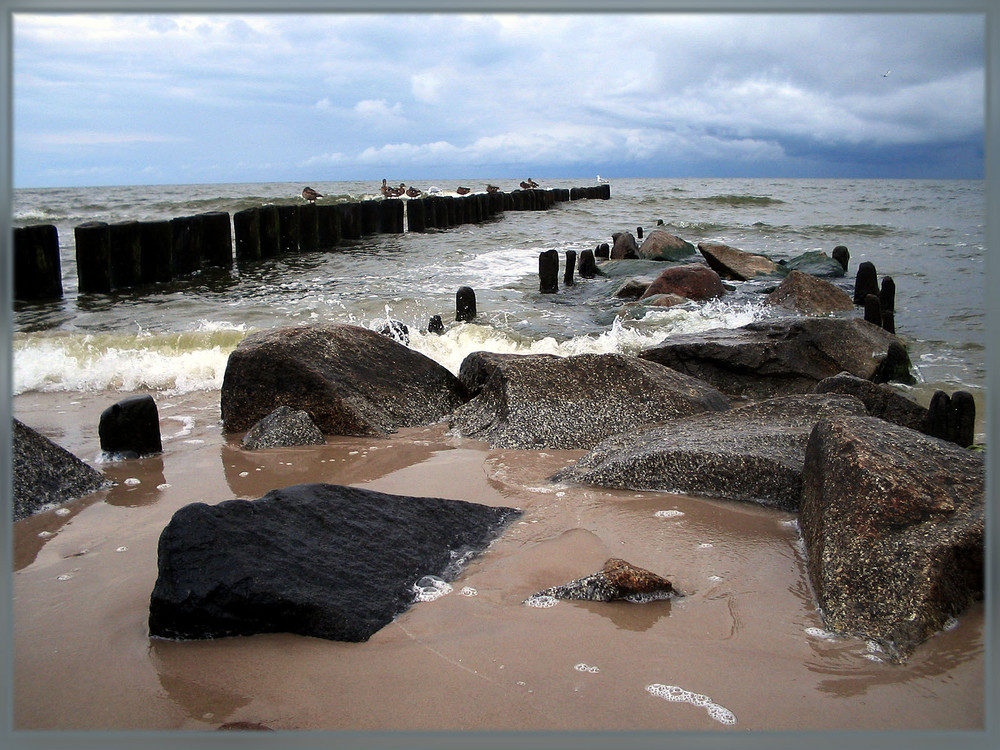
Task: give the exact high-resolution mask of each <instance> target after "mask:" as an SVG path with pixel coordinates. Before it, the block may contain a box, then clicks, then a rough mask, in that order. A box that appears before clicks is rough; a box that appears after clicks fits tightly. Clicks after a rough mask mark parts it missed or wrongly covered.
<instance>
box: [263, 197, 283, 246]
mask: <svg viewBox="0 0 1000 750" xmlns="http://www.w3.org/2000/svg"><path fill="white" fill-rule="evenodd" d="M280 253H281V214H280V213H278V207H277V206H273V205H272V206H261V208H260V257H261V258H273V257H275V256H276V255H279V254H280Z"/></svg>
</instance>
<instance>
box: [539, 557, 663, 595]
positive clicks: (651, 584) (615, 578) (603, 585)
mask: <svg viewBox="0 0 1000 750" xmlns="http://www.w3.org/2000/svg"><path fill="white" fill-rule="evenodd" d="M675 595H680V592H678V591H676V590H675V589H674V587H673V584H672V583H671V582H670V581H668V580H667V579H666V578H663V577H661V576H658V575H656V574H655V573H651V572H650V571H648V570H646V569H644V568H640V567H637V566H635V565H632V564H631V563H629V562H626V561H625V560H622V559H620V558H616V557H612V558H610V559H609V560H608V561H607V562H606V563H604V567H603V568H602V569H601V570H599V571H597V572H596V573H592V574H591V575H589V576H585V577H583V578H578V579H577V580H575V581H570V582H569V583H565V584H563V585H561V586H553V587H551V588H547V589H542V590H541V591H538V592H536V593H534V594H532V595H531V596H530V597H528V599H527V600H526V602H531V601H532V600H537V599H539V598H540V597H546V596H549V597H552V598H553V599H577V600H582V601H590V602H616V601H622V600H627V601H634V602H648V601H655V600H657V599H666V598H668V597H670V596H675Z"/></svg>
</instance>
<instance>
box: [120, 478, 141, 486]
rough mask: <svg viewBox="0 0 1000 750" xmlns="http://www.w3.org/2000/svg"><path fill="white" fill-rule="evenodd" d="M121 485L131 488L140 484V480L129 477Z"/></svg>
mask: <svg viewBox="0 0 1000 750" xmlns="http://www.w3.org/2000/svg"><path fill="white" fill-rule="evenodd" d="M122 484H127V485H129V486H130V487H132V486H135V485H137V484H142V480H141V479H139V478H138V477H129V478H128V479H126V480H125V481H124V482H122Z"/></svg>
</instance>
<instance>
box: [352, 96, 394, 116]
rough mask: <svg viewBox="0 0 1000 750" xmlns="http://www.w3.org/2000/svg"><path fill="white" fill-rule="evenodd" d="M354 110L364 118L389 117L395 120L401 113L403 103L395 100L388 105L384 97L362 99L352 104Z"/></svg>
mask: <svg viewBox="0 0 1000 750" xmlns="http://www.w3.org/2000/svg"><path fill="white" fill-rule="evenodd" d="M354 112H355V113H356V114H358V115H360V116H361V117H363V118H365V119H375V120H377V119H380V118H391V119H393V120H397V119H400V118H401V115H402V114H403V105H402V104H401V103H400V102H396V103H395V104H393V105H392V106H389V104H388V103H387V102H386V100H385V99H363V100H362V101H360V102H358V103H357V104H355V105H354Z"/></svg>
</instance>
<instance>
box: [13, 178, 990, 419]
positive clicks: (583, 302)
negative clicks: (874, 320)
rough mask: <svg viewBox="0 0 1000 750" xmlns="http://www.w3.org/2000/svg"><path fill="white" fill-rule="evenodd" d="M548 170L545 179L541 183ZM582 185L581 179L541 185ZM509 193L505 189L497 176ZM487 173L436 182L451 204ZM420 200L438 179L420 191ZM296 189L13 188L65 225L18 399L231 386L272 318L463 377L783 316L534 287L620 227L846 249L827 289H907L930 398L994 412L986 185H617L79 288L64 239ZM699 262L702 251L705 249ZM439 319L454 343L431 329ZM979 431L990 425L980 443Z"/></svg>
mask: <svg viewBox="0 0 1000 750" xmlns="http://www.w3.org/2000/svg"><path fill="white" fill-rule="evenodd" d="M536 179H537V178H536ZM538 181H539V183H540V185H541V187H543V188H552V187H562V188H568V187H574V186H583V185H588V184H592V183H593V181H587V180H555V179H554V180H538ZM493 183H494V184H497V185H500V187H501V189H503V190H513V189H515V188H516V184H515V183H514V182H513V181H509V180H507V181H503V180H494V181H493ZM379 184H380V180H378V181H375V180H373V181H371V182H339V183H314V184H312V187H314V188H316V189H318V190H319V191H320V192H322V193H324V194H325V195H326V196H327V197H326V198H324V199H323V201H325V202H330V201H338V200H352V201H354V200H363V199H368V198H374V197H376V196H377V195H378V185H379ZM458 184H466V185H469V186H470V187H472V188H473V190H474V191H480V190H483V189H484V188H485V185H486V183H485V182H481V181H467V182H465V183H460V182H456V183H455V184H454V185H451V184H443V183H442V184H439V185H436V186H435V187H438V188H439V189H440V190H441V192H442V193H443V194H454V193H453V192H452V191H453V189H454V187H455V186H457V185H458ZM418 186H419V187H421V188H423V189H424V190H428V189H430V188H431V185H430V184H419V183H418ZM302 187H303V186H302V185H298V184H291V183H258V184H217V185H172V186H142V187H138V186H137V187H107V188H66V189H22V190H16V191H15V193H14V206H13V221H14V225H15V226H20V225H25V224H33V223H51V224H55V225H56V227H57V229H58V232H59V239H60V246H61V255H62V258H61V260H62V274H63V287H64V299H63V300H61V301H58V302H49V303H24V302H16V303H15V309H14V316H13V322H14V335H13V342H12V343H13V354H14V367H13V371H14V393H15V395H17V394H21V393H26V392H32V391H41V392H45V391H119V390H120V391H131V390H136V389H152V390H154V391H162V392H164V393H166V394H175V393H185V392H191V391H212V390H217V389H219V388H220V387H221V383H222V377H223V374H224V372H225V366H226V361H227V358H228V355H229V352H231V351H232V349H233V348H234V347H235V346H236V345H237V344H238V343H239V341H240V340H241V339H242V338H243V337H244V336H245V335H246V334H248V333H250V332H252V331H254V330H260V329H264V328H269V327H273V326H282V325H301V324H312V323H325V322H344V323H353V324H358V325H364V326H368V327H375V326H377V325H379V324H380V323H383V322H384V321H386V320H387V319H394V320H399V321H402V322H403V323H405V324H406V325H407V326H408V328H409V330H410V346H412V347H413V348H414V349H417V350H418V351H421V352H423V353H424V354H426V355H428V356H429V357H431V358H432V359H434V360H436V361H438V362H440V363H441V364H443V365H444V366H446V367H448V368H449V369H451V370H452V371H454V372H457V370H458V367H459V365H460V364H461V361H462V359H463V358H464V357H465V356H466V355H467V354H469V353H470V352H472V351H476V350H489V351H498V352H525V353H526V352H551V353H556V354H563V355H569V354H576V353H582V352H624V353H633V352H637V351H639V350H640V349H642V348H643V347H645V346H649V345H652V344H655V343H658V342H660V341H663V340H664V339H666V338H667V337H669V336H671V335H674V334H676V333H681V332H691V331H701V330H708V329H711V328H715V327H720V326H724V327H730V328H731V327H738V326H742V325H745V324H746V323H748V322H751V321H753V320H760V319H765V318H768V317H771V316H774V315H781V314H785V313H782V312H781V311H778V310H775V309H771V308H768V307H767V306H765V305H762V304H761V300H762V296H763V295H762V294H761V291H762V290H764V289H766V288H767V287H768V286H771V285H773V283H774V282H766V283H764V282H746V283H743V284H740V283H734V284H733V285H732V286H733V287H734V290H733V291H732V292H730V293H729V294H727V295H726V297H724V298H722V299H721V300H719V301H714V302H711V303H707V304H695V303H691V304H688V305H684V306H681V307H675V308H669V309H660V310H655V309H654V310H650V309H645V308H637V307H629V306H626V305H625V304H624V303H623V302H622V301H621V300H618V299H615V298H614V297H613V295H612V291H613V289H614V288H615V286H616V284H617V281H615V280H606V279H600V278H599V279H594V280H581V279H579V278H578V279H577V284H576V285H574V286H572V287H563V286H562V284H560V286H561V289H560V291H559V293H558V294H555V295H542V294H540V293H539V292H538V277H537V271H538V254H539V253H540V252H542V251H544V250H549V249H553V248H554V249H556V250H558V251H559V253H560V255H561V256H562V255H564V253H565V251H567V250H576V251H577V252H578V253H579V252H580V251H582V250H586V249H593V248H595V247H596V246H597V245H598V244H599V243H601V242H609V243H610V242H611V234H612V233H613V232H615V231H624V230H628V231H632V232H633V233H635V232H636V229H637V227H643V228H644V229H645V231H646V232H648V231H650V230H652V229H653V228H655V227H656V224H657V222H658V221H659V220H662V222H663V223H664V228H665V229H666V230H667V231H669V232H672V233H674V234H677V235H679V236H680V237H683V238H684V239H686V240H688V241H689V242H692V243H694V244H697V243H698V242H702V241H710V242H722V243H725V244H729V245H733V246H735V247H739V248H741V249H743V250H746V251H749V252H753V253H760V254H764V255H767V256H769V257H771V258H773V259H775V260H780V259H788V258H792V257H795V256H797V255H799V254H801V253H803V252H806V251H814V250H821V251H824V252H826V253H828V254H829V253H830V252H831V251H832V250H833V248H834V247H835V246H836V245H846V246H847V247H848V248H849V250H850V254H851V258H850V266H849V269H848V272H847V274H846V275H845V277H843V278H842V279H838V280H834V281H835V283H838V284H839V285H841V286H842V287H843V288H845V289H846V290H847V291H853V285H854V276H855V274H856V271H857V267H858V264H859V263H861V262H862V261H871V262H872V263H874V264H875V266H876V269H877V270H878V274H879V277H880V278H882V277H883V276H891V277H892V278H893V280H894V282H895V285H896V331H897V334H898V335H899V336H900V337H901V338H902V339H903V341H904V342H905V343H906V344H907V347H908V349H909V352H910V357H911V360H912V361H913V364H914V368H915V374H916V376H917V378H918V381H919V382H918V384H917V385H916V386H913V387H912V388H909V389H906V390H909V391H911V392H912V395H913V396H914V397H915V398H917V400H918V401H921V402H922V403H925V404H926V403H927V402H929V399H930V395H931V394H932V393H933V392H934V390H937V389H941V390H945V391H947V392H949V393H951V392H953V391H955V390H967V391H969V392H971V393H972V394H973V396H974V397H975V398H976V401H977V405H978V412H979V414H980V415H981V416H980V425H979V429H978V432H980V433H982V431H983V423H982V414H983V412H984V411H985V395H984V394H985V391H984V389H985V378H986V373H985V354H986V352H985V337H986V333H985V301H984V295H985V288H986V284H985V282H986V279H985V250H984V247H985V239H984V235H985V223H986V220H985V195H984V193H985V188H984V185H983V183H982V182H980V181H927V180H762V179H758V180H731V179H680V180H670V179H622V180H613V181H612V184H611V198H610V200H594V199H589V200H579V201H572V202H567V203H557V204H556V205H555V206H554V207H552V208H551V209H549V210H546V211H508V212H505V213H503V214H499V215H498V216H497V217H496V218H494V219H491V220H488V221H486V222H484V223H482V224H465V225H461V226H458V227H453V228H450V229H445V230H432V231H429V232H427V233H405V234H402V235H374V236H371V237H367V238H365V239H362V240H358V241H354V242H350V243H345V244H344V245H342V246H340V247H337V248H336V249H333V250H324V251H317V252H310V253H295V254H287V255H283V256H280V257H277V258H271V259H267V260H262V261H257V262H254V263H252V264H248V265H240V266H236V265H234V267H233V268H232V269H206V270H204V271H202V272H199V273H198V274H195V275H193V276H189V277H185V278H182V279H178V280H175V281H173V282H169V283H161V284H153V285H149V286H145V287H141V288H137V289H135V290H130V291H128V292H118V293H113V294H108V295H96V294H87V295H78V294H77V282H76V276H77V271H76V265H75V259H74V256H75V246H74V237H73V228H74V227H75V226H77V225H79V224H82V223H84V222H86V221H93V220H99V221H106V222H116V221H124V220H131V219H136V220H143V221H144V220H152V219H164V218H174V217H178V216H188V215H192V214H195V213H201V212H206V211H227V212H229V213H230V214H233V213H235V212H236V211H239V210H241V209H243V208H247V207H251V206H260V205H263V204H267V203H276V204H282V203H295V202H301V198H299V197H298V196H299V192H300V191H301V189H302ZM696 259H697V258H696ZM460 286H470V287H472V288H473V289H474V290H475V291H476V297H477V306H478V312H479V315H478V317H477V319H476V320H475V321H474V322H472V323H455V322H454V318H455V293H456V291H457V289H458V288H459V287H460ZM432 315H441V317H442V319H443V320H444V322H445V324H446V328H447V330H446V332H445V333H444V335H440V336H439V335H435V334H427V333H424V332H423V331H424V329H426V327H427V322H428V320H429V318H430V317H431V316H432ZM980 437H982V436H981V434H980Z"/></svg>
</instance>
